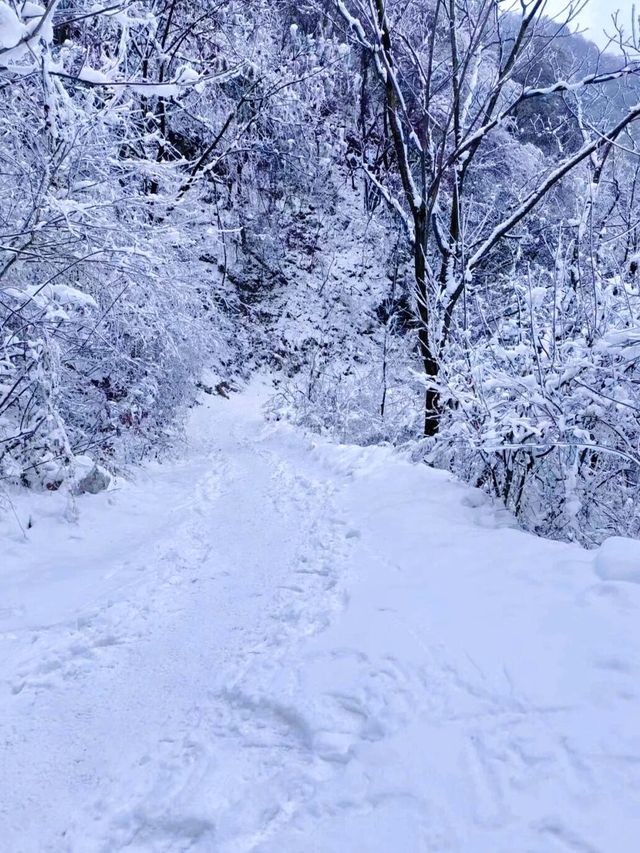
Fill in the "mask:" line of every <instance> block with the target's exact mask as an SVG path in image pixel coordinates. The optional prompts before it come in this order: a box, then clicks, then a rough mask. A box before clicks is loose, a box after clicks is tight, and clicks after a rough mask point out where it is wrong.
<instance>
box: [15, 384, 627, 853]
mask: <svg viewBox="0 0 640 853" xmlns="http://www.w3.org/2000/svg"><path fill="white" fill-rule="evenodd" d="M260 397H261V394H260V393H258V392H257V391H255V390H254V391H253V392H249V393H245V394H242V395H236V396H234V397H233V398H232V399H231V400H228V401H227V400H222V399H218V398H216V399H210V398H208V399H207V400H206V402H205V404H204V405H202V406H200V407H198V408H196V409H195V410H194V412H193V418H192V422H191V426H190V446H189V449H188V451H187V452H186V453H185V455H184V456H183V457H182V458H180V459H179V460H178V461H174V462H171V463H165V464H163V465H160V464H156V465H154V466H151V467H148V468H147V469H145V471H144V472H143V473H141V474H140V475H139V477H138V479H137V482H136V483H135V484H125V485H122V486H121V488H120V489H118V490H116V491H112V492H111V493H108V494H105V493H103V494H101V495H98V496H86V497H84V498H82V499H80V501H79V503H80V518H79V521H78V522H77V523H69V522H67V521H64V520H62V518H61V515H62V512H63V509H64V506H63V497H62V496H61V495H43V496H34V497H28V498H27V497H25V496H21V497H19V498H18V499H17V500H16V502H15V507H16V512H17V515H18V517H19V519H20V521H21V522H22V524H23V525H24V526H25V528H26V525H27V522H28V517H29V514H31V517H32V527H31V528H30V529H27V530H26V538H25V537H24V536H23V535H22V534H21V533H20V530H19V528H18V526H17V522H16V520H15V519H14V518H13V517H12V516H10V515H5V516H4V518H3V519H2V521H1V522H0V534H1V539H0V543H1V548H2V550H1V551H0V554H1V568H0V582H1V595H2V598H1V600H0V644H1V647H0V705H1V707H0V715H1V716H0V849H1V850H2V851H7V853H40V851H55V853H64V851H73V853H93V851H216V853H218V851H219V853H243V851H260V853H313V852H314V851H315V853H412V851H421V853H431V851H461V853H555V852H556V851H557V853H575V851H581V853H593V851H606V853H626V851H629V853H637V851H638V850H639V849H640V680H639V676H640V618H639V617H640V584H638V583H637V581H639V580H640V574H639V573H638V572H637V571H634V565H636V564H635V563H634V558H633V554H634V553H637V552H634V550H633V548H632V547H631V545H632V544H633V543H624V542H619V541H613V542H612V543H611V542H610V543H608V544H607V545H605V548H604V549H601V551H600V552H596V553H588V552H586V551H583V550H581V549H580V548H578V547H574V546H569V545H562V544H558V543H552V542H545V541H542V540H538V539H536V538H535V537H533V536H529V535H526V534H524V533H521V532H518V531H517V530H515V529H513V528H512V527H511V526H510V524H509V518H508V517H506V516H504V515H501V514H500V512H497V511H496V510H495V509H494V508H492V506H491V505H490V504H489V503H487V502H485V501H484V500H483V499H482V496H481V495H479V493H477V492H475V491H474V490H472V489H468V488H466V487H463V486H461V485H459V484H456V483H455V482H452V481H451V479H450V478H449V477H448V476H446V475H445V474H443V473H438V472H434V471H430V470H428V469H426V468H424V467H421V466H415V465H411V464H410V463H409V462H408V461H405V460H403V459H401V458H399V457H398V456H397V455H394V454H393V453H392V452H391V451H389V450H387V449H381V448H368V449H358V448H351V447H337V446H332V445H330V444H329V443H327V442H324V441H320V440H318V439H311V438H309V437H307V436H305V435H304V434H303V433H301V432H300V431H297V430H295V429H293V428H291V427H288V426H285V425H282V424H265V422H264V421H263V420H262V418H261V415H260V406H259V402H260ZM629 555H631V557H630V556H629ZM616 578H622V579H616Z"/></svg>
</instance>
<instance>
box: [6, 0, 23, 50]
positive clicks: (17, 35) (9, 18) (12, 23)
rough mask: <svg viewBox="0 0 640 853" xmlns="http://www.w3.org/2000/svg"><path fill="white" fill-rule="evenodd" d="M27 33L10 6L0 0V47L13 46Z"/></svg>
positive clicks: (8, 47)
mask: <svg viewBox="0 0 640 853" xmlns="http://www.w3.org/2000/svg"><path fill="white" fill-rule="evenodd" d="M26 34H27V31H26V28H25V26H24V24H23V23H22V21H21V20H20V18H19V17H18V16H17V15H16V13H15V12H14V11H13V9H12V8H11V6H9V5H7V3H5V2H4V0H0V49H3V50H8V49H10V48H13V47H15V46H16V45H17V44H18V43H19V42H21V41H22V39H24V38H25V36H26Z"/></svg>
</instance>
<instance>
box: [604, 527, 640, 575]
mask: <svg viewBox="0 0 640 853" xmlns="http://www.w3.org/2000/svg"><path fill="white" fill-rule="evenodd" d="M596 572H597V573H598V576H599V577H601V578H602V580H605V581H606V580H611V581H629V582H630V583H640V542H637V541H636V540H635V539H627V538H626V537H624V536H611V537H610V538H609V539H605V541H604V542H603V543H602V545H601V546H600V548H599V549H598V553H597V555H596Z"/></svg>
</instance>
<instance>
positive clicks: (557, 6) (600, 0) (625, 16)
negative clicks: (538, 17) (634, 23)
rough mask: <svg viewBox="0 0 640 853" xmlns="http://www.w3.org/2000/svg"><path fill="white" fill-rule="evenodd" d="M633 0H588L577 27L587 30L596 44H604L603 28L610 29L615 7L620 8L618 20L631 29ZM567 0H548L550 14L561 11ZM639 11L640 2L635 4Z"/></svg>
mask: <svg viewBox="0 0 640 853" xmlns="http://www.w3.org/2000/svg"><path fill="white" fill-rule="evenodd" d="M633 3H634V0H590V2H589V3H588V4H587V6H586V7H585V9H584V10H583V11H582V12H581V13H580V16H579V18H578V22H577V24H578V27H579V28H580V29H585V30H588V32H585V35H586V36H587V37H588V38H590V39H592V40H593V41H595V42H596V43H597V44H600V45H604V44H605V43H606V38H605V36H604V34H603V30H605V29H606V30H607V31H609V32H611V31H612V29H613V28H612V25H611V15H612V14H613V12H615V10H616V9H619V10H620V21H621V23H623V24H624V27H625V30H627V32H629V31H630V30H631V9H632V6H633ZM566 5H567V0H549V3H548V7H547V8H548V11H549V13H550V14H555V13H558V12H561V11H562V10H563V9H565V8H566ZM639 11H640V3H637V4H636V14H637V13H638V12H639Z"/></svg>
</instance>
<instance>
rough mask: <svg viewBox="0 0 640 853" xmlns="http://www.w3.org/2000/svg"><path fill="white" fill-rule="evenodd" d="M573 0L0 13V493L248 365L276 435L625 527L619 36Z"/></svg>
mask: <svg viewBox="0 0 640 853" xmlns="http://www.w3.org/2000/svg"><path fill="white" fill-rule="evenodd" d="M580 6H581V4H580V3H578V2H575V3H570V4H569V5H568V6H567V7H566V9H565V10H564V12H563V13H562V14H560V15H555V16H554V15H552V14H551V10H550V9H548V8H547V3H546V2H545V0H520V2H518V3H512V4H510V3H501V2H498V0H299V2H296V3H293V2H289V0H202V1H201V2H196V0H104V2H97V3H96V2H94V0H50V2H49V3H47V4H46V5H39V4H37V3H33V2H30V0H27V2H24V3H21V2H17V0H0V477H1V480H0V483H2V484H4V486H0V490H1V489H2V488H4V487H6V486H8V485H12V486H22V487H25V488H28V489H34V490H40V491H42V490H44V491H56V490H59V489H61V488H63V489H72V490H73V489H76V490H80V491H82V490H88V491H92V490H98V489H100V488H101V487H102V486H103V485H105V484H106V483H107V482H108V481H109V479H110V477H111V476H112V475H113V474H123V473H124V474H125V475H126V474H127V472H129V471H131V470H134V469H135V466H136V465H138V464H139V463H140V462H141V461H142V460H143V459H145V458H149V457H150V456H154V455H157V454H159V453H162V452H164V451H166V450H168V449H171V448H175V446H176V445H177V446H179V445H180V442H181V441H182V440H183V439H182V435H183V433H182V429H183V424H184V419H185V417H186V414H187V412H188V411H189V408H190V406H191V405H192V404H193V402H194V399H195V396H196V394H197V393H198V392H199V390H200V391H201V390H202V388H203V387H204V389H205V390H206V391H209V392H211V393H213V394H223V395H226V394H228V393H231V392H232V389H234V388H238V387H240V386H241V385H242V384H243V383H244V382H246V381H247V380H248V379H249V378H250V377H251V376H252V375H254V374H257V373H268V374H269V375H271V376H273V377H274V382H275V385H276V391H275V394H274V395H273V396H272V398H271V400H270V402H269V406H268V408H269V417H270V418H272V419H274V420H279V419H282V420H288V421H291V422H293V423H296V424H300V425H302V426H304V427H305V428H307V429H309V430H311V431H314V432H316V433H323V434H327V435H330V436H333V437H335V438H337V439H338V440H339V441H341V442H343V443H354V444H359V445H362V446H370V445H390V446H392V447H395V448H399V449H401V450H402V451H403V452H404V453H407V454H409V456H410V458H411V459H413V460H414V461H415V462H425V463H428V464H429V465H431V466H435V467H437V468H443V469H445V470H448V471H450V472H452V473H453V474H455V475H456V476H458V477H459V478H461V479H462V480H463V481H465V482H468V483H470V484H472V485H475V486H477V487H479V488H481V489H483V490H484V491H486V492H487V493H488V494H490V495H492V496H493V497H494V498H496V499H497V500H498V501H500V502H501V503H502V504H503V505H504V506H505V507H506V508H507V509H508V510H509V511H510V512H512V513H514V514H515V516H516V517H517V519H518V521H519V523H520V524H521V525H522V526H524V527H525V528H526V529H528V530H530V531H533V532H535V533H537V534H540V535H543V536H547V537H551V538H556V539H563V540H569V541H577V542H579V543H581V544H584V545H595V544H598V543H600V542H601V541H602V540H603V539H604V538H606V537H607V536H611V535H614V534H621V535H627V536H632V537H635V536H638V535H640V420H639V413H640V361H639V356H640V298H639V286H640V271H639V265H640V231H639V221H638V217H639V214H640V203H639V200H638V194H639V193H640V183H639V179H640V157H639V151H640V121H639V120H640V53H639V48H640V44H639V42H638V35H637V31H636V28H635V26H633V22H632V21H627V20H624V19H623V17H622V16H615V15H613V16H612V21H611V26H610V28H609V29H610V33H609V42H608V45H607V46H605V48H598V47H596V45H595V44H594V43H592V42H591V41H589V40H588V38H586V37H585V36H583V35H581V34H580V33H579V32H578V31H577V29H578V28H577V23H576V22H577V18H578V14H579V11H580ZM203 366H206V367H207V368H209V369H210V370H211V371H212V375H214V379H215V381H213V384H212V385H208V384H207V383H206V382H204V380H203V375H202V370H203Z"/></svg>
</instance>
